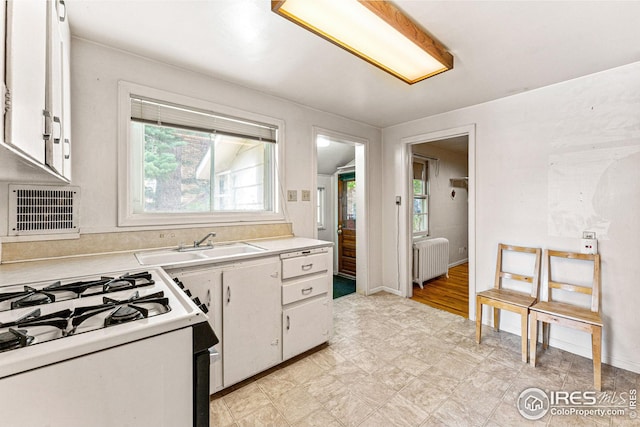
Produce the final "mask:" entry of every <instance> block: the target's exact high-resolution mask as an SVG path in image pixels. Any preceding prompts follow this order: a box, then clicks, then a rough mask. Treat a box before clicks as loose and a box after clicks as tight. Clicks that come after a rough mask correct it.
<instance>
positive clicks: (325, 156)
mask: <svg viewBox="0 0 640 427" xmlns="http://www.w3.org/2000/svg"><path fill="white" fill-rule="evenodd" d="M314 130H315V132H314V137H315V141H316V168H317V169H316V182H317V193H316V196H317V200H316V206H317V209H316V220H317V221H316V226H317V227H316V237H317V238H318V239H320V240H325V241H330V242H333V243H334V251H333V255H334V262H333V274H334V297H339V296H343V295H346V294H349V293H353V292H358V293H361V294H365V295H366V293H367V291H366V289H367V283H368V276H367V268H366V266H367V259H366V256H363V255H366V253H367V251H366V244H367V242H368V239H367V230H366V223H367V210H366V206H367V199H366V180H365V164H366V163H365V159H366V141H365V140H362V139H359V138H356V137H352V136H349V135H344V134H340V133H336V132H332V131H328V130H325V129H319V128H314Z"/></svg>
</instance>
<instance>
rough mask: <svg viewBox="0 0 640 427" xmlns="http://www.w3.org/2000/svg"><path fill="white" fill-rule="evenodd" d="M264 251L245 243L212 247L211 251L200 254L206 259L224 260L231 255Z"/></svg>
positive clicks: (206, 250) (207, 250)
mask: <svg viewBox="0 0 640 427" xmlns="http://www.w3.org/2000/svg"><path fill="white" fill-rule="evenodd" d="M264 250H265V249H263V248H260V247H258V246H253V245H249V244H247V243H232V244H230V245H220V246H214V247H213V248H211V249H205V250H203V251H202V252H200V253H201V254H202V255H204V256H206V257H207V258H224V257H228V256H233V255H241V254H253V253H256V252H263V251H264Z"/></svg>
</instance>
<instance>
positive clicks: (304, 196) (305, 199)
mask: <svg viewBox="0 0 640 427" xmlns="http://www.w3.org/2000/svg"><path fill="white" fill-rule="evenodd" d="M301 191H302V192H301V196H300V197H301V198H302V201H303V202H310V201H311V191H309V190H301Z"/></svg>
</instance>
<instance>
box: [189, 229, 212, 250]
mask: <svg viewBox="0 0 640 427" xmlns="http://www.w3.org/2000/svg"><path fill="white" fill-rule="evenodd" d="M209 237H216V233H214V232H213V231H212V232H211V233H209V234H207V235H206V236H204V237H203V238H202V239H200V240H198V241H194V242H193V247H194V248H199V247H200V245H201V244H203V243H204V241H205V240H208V239H209ZM207 246H213V244H212V243H211V242H209V243H208V244H207Z"/></svg>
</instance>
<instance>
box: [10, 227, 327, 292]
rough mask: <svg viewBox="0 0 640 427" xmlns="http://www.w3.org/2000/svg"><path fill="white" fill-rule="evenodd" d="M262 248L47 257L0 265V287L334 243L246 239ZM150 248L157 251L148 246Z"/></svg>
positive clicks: (239, 258)
mask: <svg viewBox="0 0 640 427" xmlns="http://www.w3.org/2000/svg"><path fill="white" fill-rule="evenodd" d="M247 243H250V244H252V245H255V246H259V247H261V248H263V249H265V250H264V251H261V252H256V253H251V254H240V255H237V256H231V257H225V258H224V259H223V260H197V261H184V262H180V263H174V264H171V265H156V266H154V265H141V264H140V263H139V262H138V260H137V258H136V257H135V253H136V252H142V251H131V252H121V253H110V254H99V255H85V256H74V257H64V258H50V259H46V260H38V261H25V262H17V263H9V264H0V286H4V285H14V284H29V283H34V282H42V281H46V280H58V279H70V278H74V277H82V276H90V275H96V274H98V275H99V274H108V273H114V272H123V273H124V272H133V271H142V270H145V269H149V268H153V267H165V268H166V267H171V268H176V267H189V266H195V265H205V264H211V265H218V264H228V263H234V262H238V261H244V260H247V259H255V258H262V257H266V256H274V255H279V254H281V253H284V252H291V251H298V250H305V249H313V248H321V247H330V246H333V243H331V242H326V241H322V240H316V239H309V238H305V237H287V238H279V239H261V240H255V241H247ZM149 251H157V249H150V250H149Z"/></svg>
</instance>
